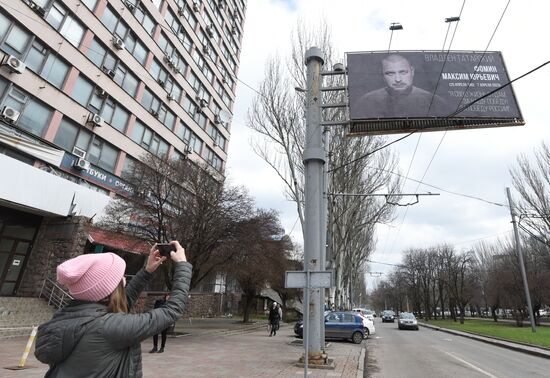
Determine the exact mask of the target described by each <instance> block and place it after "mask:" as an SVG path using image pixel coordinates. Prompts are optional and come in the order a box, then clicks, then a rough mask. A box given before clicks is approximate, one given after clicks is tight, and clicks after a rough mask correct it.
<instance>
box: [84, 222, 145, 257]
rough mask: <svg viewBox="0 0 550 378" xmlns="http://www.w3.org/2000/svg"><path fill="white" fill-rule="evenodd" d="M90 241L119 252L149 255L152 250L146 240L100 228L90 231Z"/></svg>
mask: <svg viewBox="0 0 550 378" xmlns="http://www.w3.org/2000/svg"><path fill="white" fill-rule="evenodd" d="M88 240H89V241H90V243H93V244H101V245H104V246H106V247H109V248H113V249H116V250H119V251H125V252H132V253H137V254H149V251H150V249H151V246H150V245H149V243H147V242H146V241H145V240H142V239H138V238H135V237H133V236H129V235H124V234H121V233H118V232H114V231H108V230H102V229H98V228H92V229H91V230H90V233H89V235H88Z"/></svg>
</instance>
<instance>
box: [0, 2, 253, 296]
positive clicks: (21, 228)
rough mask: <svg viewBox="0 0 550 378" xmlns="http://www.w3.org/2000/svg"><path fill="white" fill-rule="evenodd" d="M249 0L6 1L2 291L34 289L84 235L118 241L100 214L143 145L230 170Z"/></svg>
mask: <svg viewBox="0 0 550 378" xmlns="http://www.w3.org/2000/svg"><path fill="white" fill-rule="evenodd" d="M245 8H246V1H245V0H201V1H199V0H0V60H1V65H0V174H1V179H0V296H6V295H7V296H9V295H26V294H30V293H31V292H33V289H32V287H33V286H36V285H38V284H40V280H43V277H44V276H45V274H44V272H45V270H48V269H49V270H50V271H51V269H52V267H53V266H54V265H55V264H57V263H58V262H59V261H60V260H62V259H64V258H67V257H70V256H72V255H74V254H78V253H82V250H83V248H84V245H85V244H87V245H88V246H89V245H90V243H91V244H92V245H93V246H94V247H97V248H99V249H101V247H102V245H106V246H108V245H109V243H111V244H116V243H121V241H120V240H119V241H116V240H113V237H112V236H111V237H109V235H106V233H105V232H101V231H99V230H95V231H94V228H93V227H92V226H91V222H90V221H89V218H94V217H96V216H97V217H99V215H101V213H102V212H103V209H104V207H105V206H106V204H107V203H108V202H109V200H110V199H111V198H113V197H114V196H115V195H116V194H118V195H125V194H127V192H126V186H125V184H124V181H123V180H122V178H121V177H122V176H123V174H124V172H125V171H126V170H128V169H131V167H132V165H133V164H132V163H133V162H135V161H136V160H139V159H141V158H143V156H145V154H146V153H152V154H155V155H158V156H167V157H169V158H173V159H182V158H188V159H191V160H193V161H196V162H201V163H206V164H209V165H211V167H212V168H213V169H214V170H216V171H217V172H218V173H219V174H220V175H222V176H223V174H224V165H225V161H226V159H227V147H228V141H229V136H230V124H229V121H230V118H231V116H230V115H231V112H232V107H233V103H234V101H235V89H236V76H237V70H238V67H239V55H240V49H241V42H242V34H243V24H244V18H245ZM80 216H82V217H80ZM96 219H97V218H96ZM129 244H131V243H126V245H129ZM112 247H113V246H112ZM113 248H120V249H123V247H122V246H120V245H119V246H117V245H115V246H114V247H113ZM135 249H139V248H137V247H136V248H135Z"/></svg>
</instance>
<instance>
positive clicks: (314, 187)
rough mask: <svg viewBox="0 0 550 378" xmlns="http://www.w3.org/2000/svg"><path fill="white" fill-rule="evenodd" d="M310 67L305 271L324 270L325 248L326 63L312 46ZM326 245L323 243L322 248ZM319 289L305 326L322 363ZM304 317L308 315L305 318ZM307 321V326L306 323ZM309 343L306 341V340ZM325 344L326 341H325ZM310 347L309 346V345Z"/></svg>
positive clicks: (312, 293) (310, 293) (310, 352)
mask: <svg viewBox="0 0 550 378" xmlns="http://www.w3.org/2000/svg"><path fill="white" fill-rule="evenodd" d="M304 61H305V65H306V66H307V82H306V135H305V137H306V138H305V146H304V155H303V161H304V166H305V190H304V192H305V195H304V197H305V201H304V213H305V222H304V223H305V224H304V229H305V232H304V269H305V271H306V272H309V271H320V270H324V267H321V262H322V261H323V259H322V256H321V251H322V246H321V237H322V235H323V232H322V231H321V227H322V223H323V222H321V221H320V220H321V219H322V217H323V215H324V212H323V211H322V206H323V204H324V199H323V188H324V185H323V182H324V179H323V174H324V165H325V150H324V148H323V146H322V139H323V136H322V129H321V94H322V93H321V67H322V65H323V63H324V59H323V53H322V52H321V50H320V49H319V48H318V47H311V48H309V49H308V50H307V51H306V54H305V59H304ZM324 244H325V242H323V245H324ZM320 292H321V290H320V289H319V288H310V289H308V288H306V289H305V292H304V307H305V308H304V315H305V314H307V315H308V319H307V320H306V319H304V325H305V324H307V325H308V327H307V329H304V333H305V332H306V331H307V333H309V334H308V335H304V344H305V345H304V347H305V351H306V353H307V354H306V355H304V359H306V358H307V359H308V362H310V363H311V362H312V361H313V362H314V363H317V364H318V363H319V362H321V361H323V358H322V354H323V352H322V350H321V329H320V328H321V316H322V314H323V307H322V306H321V305H322V303H321V301H320V299H321V293H320ZM304 317H305V316H304ZM306 322H307V323H306ZM306 340H307V341H306ZM323 341H324V340H323ZM306 344H307V345H306Z"/></svg>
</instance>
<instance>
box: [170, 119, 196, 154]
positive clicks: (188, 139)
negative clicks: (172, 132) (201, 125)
mask: <svg viewBox="0 0 550 378" xmlns="http://www.w3.org/2000/svg"><path fill="white" fill-rule="evenodd" d="M176 135H177V136H178V138H180V139H181V140H183V141H184V142H185V143H186V144H187V145H188V146H191V148H192V149H193V151H194V152H195V153H197V154H199V153H200V151H201V147H202V141H201V140H200V139H199V137H198V136H197V135H196V134H195V133H194V132H193V131H191V129H190V128H189V127H188V126H187V125H186V124H185V123H183V122H182V121H180V127H179V128H178V132H177V134H176Z"/></svg>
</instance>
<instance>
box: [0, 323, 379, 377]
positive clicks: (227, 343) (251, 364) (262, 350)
mask: <svg viewBox="0 0 550 378" xmlns="http://www.w3.org/2000/svg"><path fill="white" fill-rule="evenodd" d="M176 332H178V333H180V334H183V335H181V336H178V337H168V341H167V343H166V348H165V352H164V353H162V354H158V353H154V354H150V353H148V351H149V350H150V349H151V347H152V340H146V341H145V342H143V343H142V352H143V373H144V377H159V378H160V377H162V378H164V377H300V376H303V375H304V369H303V367H297V366H295V363H296V362H297V361H298V358H299V357H300V356H301V355H302V354H303V347H302V344H301V340H300V339H297V338H295V337H294V332H293V330H292V325H290V324H285V325H283V326H282V327H281V329H280V331H279V332H278V333H277V336H274V337H268V333H267V328H266V324H265V323H263V322H260V323H256V324H252V325H243V324H242V323H239V322H238V319H192V320H191V324H190V323H189V320H188V319H187V320H186V319H183V320H181V321H179V322H178V324H177V325H176ZM26 341H27V340H26V338H17V339H9V340H2V343H0V361H1V366H0V377H25V378H27V377H29V378H33V377H43V376H44V374H45V373H46V371H47V367H46V366H45V365H43V364H41V363H40V362H38V361H37V360H36V359H35V358H34V355H33V354H32V352H31V354H30V355H29V359H28V360H27V365H28V366H32V367H33V368H30V369H25V370H21V371H10V370H6V369H4V367H6V366H13V365H17V363H18V362H19V358H20V357H21V354H22V353H23V350H24V348H25V344H26ZM365 342H368V340H367V341H364V342H363V344H364V343H365ZM363 347H364V345H356V344H353V343H351V342H345V341H342V342H341V341H335V342H330V344H329V346H328V347H327V353H328V355H329V358H331V359H333V360H334V362H335V365H336V366H335V369H334V370H320V369H310V374H309V376H310V377H350V378H356V377H357V376H358V373H359V376H360V377H362V368H363V363H364V361H363V359H364V353H362V351H363ZM358 367H360V369H358Z"/></svg>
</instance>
